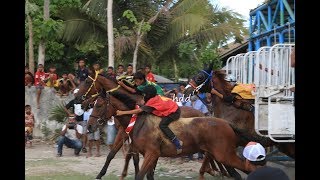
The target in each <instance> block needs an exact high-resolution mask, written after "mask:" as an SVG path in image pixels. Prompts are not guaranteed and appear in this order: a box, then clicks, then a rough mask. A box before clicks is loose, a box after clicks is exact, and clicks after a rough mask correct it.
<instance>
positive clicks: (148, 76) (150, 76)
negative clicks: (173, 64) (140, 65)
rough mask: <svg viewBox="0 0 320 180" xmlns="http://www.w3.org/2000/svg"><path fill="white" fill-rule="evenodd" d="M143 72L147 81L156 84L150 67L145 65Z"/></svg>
mask: <svg viewBox="0 0 320 180" xmlns="http://www.w3.org/2000/svg"><path fill="white" fill-rule="evenodd" d="M144 72H145V74H146V79H147V81H150V82H156V79H155V78H154V74H153V73H152V72H151V65H146V66H145V68H144Z"/></svg>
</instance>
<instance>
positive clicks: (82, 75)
mask: <svg viewBox="0 0 320 180" xmlns="http://www.w3.org/2000/svg"><path fill="white" fill-rule="evenodd" d="M88 76H89V70H88V69H87V67H86V62H85V60H84V58H81V59H80V60H79V62H78V70H77V72H76V78H77V79H78V82H77V84H80V83H81V82H83V81H84V80H86V79H87V77H88Z"/></svg>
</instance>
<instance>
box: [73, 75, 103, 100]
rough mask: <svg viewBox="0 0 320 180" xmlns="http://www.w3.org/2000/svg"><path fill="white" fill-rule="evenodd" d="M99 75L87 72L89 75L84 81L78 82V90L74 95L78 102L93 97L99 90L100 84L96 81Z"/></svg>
mask: <svg viewBox="0 0 320 180" xmlns="http://www.w3.org/2000/svg"><path fill="white" fill-rule="evenodd" d="M100 76H101V75H99V74H97V73H93V74H89V76H88V77H87V78H86V79H85V81H84V82H82V83H80V85H79V91H78V92H77V94H76V95H75V99H76V100H77V101H78V102H81V103H82V102H83V101H84V100H86V99H88V98H90V97H95V96H97V95H98V94H99V91H101V89H102V86H101V85H100V84H99V83H97V81H98V80H99V78H101V77H100Z"/></svg>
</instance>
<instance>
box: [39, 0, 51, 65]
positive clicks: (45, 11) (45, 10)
mask: <svg viewBox="0 0 320 180" xmlns="http://www.w3.org/2000/svg"><path fill="white" fill-rule="evenodd" d="M49 5H50V0H44V6H43V20H44V21H46V20H48V19H49V16H50V11H49ZM38 50H39V51H38V64H43V65H44V59H45V53H46V43H45V41H44V40H43V39H41V40H40V43H39V49H38Z"/></svg>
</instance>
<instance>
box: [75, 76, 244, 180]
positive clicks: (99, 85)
mask: <svg viewBox="0 0 320 180" xmlns="http://www.w3.org/2000/svg"><path fill="white" fill-rule="evenodd" d="M92 72H94V71H92ZM102 89H105V90H107V92H109V93H113V92H117V93H122V94H126V95H127V96H128V97H129V98H131V99H134V100H135V101H136V102H137V103H139V102H140V100H141V99H142V96H141V95H138V94H131V93H130V92H128V91H127V90H126V89H124V88H123V87H121V86H119V85H118V83H117V81H115V79H112V78H107V77H104V76H102V75H98V74H90V75H89V76H88V78H87V79H86V80H85V82H84V83H83V84H81V85H80V87H79V91H78V93H77V94H76V98H77V99H78V100H79V101H81V100H84V99H86V98H90V97H95V96H97V95H98V94H99V91H101V90H102ZM181 113H182V114H181V117H200V116H204V115H203V113H201V112H200V111H198V110H195V109H193V108H191V107H186V106H183V107H181ZM120 129H122V128H120ZM123 133H124V132H118V134H119V135H120V134H123ZM121 137H123V136H121ZM116 140H117V138H116ZM119 143H121V142H119ZM120 148H121V146H120ZM115 150H116V149H115ZM117 151H118V150H116V152H117ZM109 155H110V156H109ZM109 155H108V158H107V161H106V164H105V166H104V167H105V168H103V173H102V174H103V175H104V174H105V172H104V171H106V170H107V168H108V166H109V164H110V161H111V160H112V159H113V158H114V155H113V151H112V150H111V152H110V153H109ZM111 155H113V156H111ZM207 158H209V157H208V156H205V159H204V162H203V165H202V166H203V168H201V171H200V174H201V175H204V173H205V172H208V173H209V174H211V175H213V174H214V171H218V168H217V167H216V165H215V163H214V162H213V161H214V160H213V159H211V158H209V159H207ZM129 159H130V158H129ZM208 162H210V164H211V168H212V170H209V168H210V167H209V165H208ZM126 163H127V162H126ZM134 164H136V163H134ZM217 165H218V166H219V169H220V171H221V173H222V175H225V176H229V175H228V173H227V172H226V171H225V169H224V167H223V165H222V164H220V163H218V162H217ZM126 166H127V164H125V167H126ZM225 168H226V170H227V171H228V172H229V174H230V175H231V176H232V177H240V174H239V173H238V172H237V171H235V170H234V169H232V168H230V167H228V166H225Z"/></svg>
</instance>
